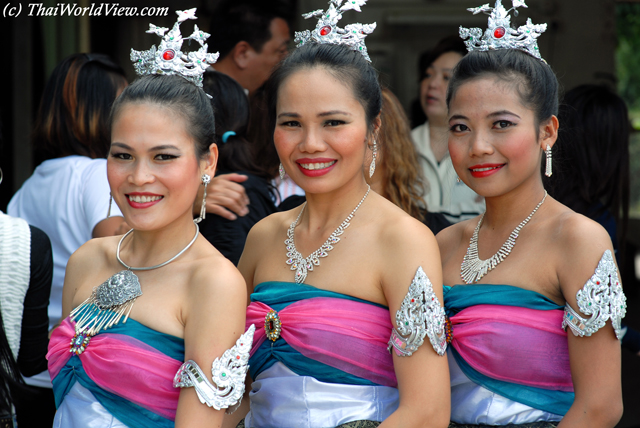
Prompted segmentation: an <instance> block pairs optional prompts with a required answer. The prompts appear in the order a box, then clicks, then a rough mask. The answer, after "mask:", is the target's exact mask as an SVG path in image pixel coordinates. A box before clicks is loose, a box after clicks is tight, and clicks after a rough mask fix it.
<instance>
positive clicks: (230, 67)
mask: <svg viewBox="0 0 640 428" xmlns="http://www.w3.org/2000/svg"><path fill="white" fill-rule="evenodd" d="M213 68H214V69H215V70H216V71H218V72H220V73H222V74H226V75H227V76H229V77H231V78H232V79H233V80H235V81H236V82H238V83H239V84H240V86H242V87H243V88H247V83H248V82H246V81H245V80H246V79H245V78H244V74H243V72H242V69H240V68H239V67H238V66H237V65H236V63H235V61H233V58H231V55H227V56H226V57H224V59H221V60H220V61H218V62H216V63H215V64H214V65H213Z"/></svg>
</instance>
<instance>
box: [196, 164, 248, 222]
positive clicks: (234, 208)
mask: <svg viewBox="0 0 640 428" xmlns="http://www.w3.org/2000/svg"><path fill="white" fill-rule="evenodd" d="M248 178H249V177H247V176H246V175H241V174H222V175H218V176H216V177H213V179H212V180H211V183H209V186H207V201H206V204H207V212H208V213H211V214H216V215H219V216H220V217H224V218H226V219H227V220H235V219H236V218H237V216H236V215H238V216H240V217H242V216H245V215H247V214H248V213H249V208H247V206H248V205H249V197H248V196H247V193H246V192H245V190H244V187H243V186H242V185H240V184H238V183H242V182H244V181H247V179H248ZM203 191H204V189H203V188H202V187H201V188H200V190H199V192H198V198H197V199H196V204H195V205H194V209H193V212H194V215H200V206H201V203H202V202H201V201H202V195H203V193H202V192H203Z"/></svg>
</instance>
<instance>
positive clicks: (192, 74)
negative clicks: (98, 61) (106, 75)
mask: <svg viewBox="0 0 640 428" xmlns="http://www.w3.org/2000/svg"><path fill="white" fill-rule="evenodd" d="M195 12H196V9H195V8H193V9H189V10H178V11H176V14H177V15H178V20H177V22H176V23H175V24H174V25H173V28H172V29H171V30H170V31H169V32H167V30H168V29H167V28H164V27H156V26H155V25H153V24H149V30H147V33H150V34H155V35H157V36H159V37H162V41H161V42H160V45H159V46H158V49H156V47H155V45H153V46H151V49H149V50H146V51H137V50H135V49H131V61H133V67H134V68H135V70H136V73H137V74H138V76H145V75H147V74H176V75H178V76H182V77H184V78H185V79H187V80H189V81H190V82H193V83H194V84H195V85H196V86H198V87H200V88H202V75H203V73H204V72H205V70H206V69H207V68H208V67H209V65H211V64H213V63H215V62H216V61H217V60H218V57H219V56H220V54H219V53H215V54H212V53H207V48H208V47H207V44H206V43H205V41H206V40H207V39H208V38H209V34H208V33H205V32H204V31H201V30H200V29H199V28H198V26H197V25H194V29H193V34H191V35H190V36H189V37H185V38H183V37H182V34H181V33H180V24H181V23H182V22H184V21H186V20H187V19H196V16H195ZM165 33H166V34H165ZM185 40H194V41H196V42H197V43H199V44H200V49H198V50H197V51H195V52H189V53H188V54H184V53H183V52H182V51H181V50H180V49H181V48H182V43H183V42H184V41H185Z"/></svg>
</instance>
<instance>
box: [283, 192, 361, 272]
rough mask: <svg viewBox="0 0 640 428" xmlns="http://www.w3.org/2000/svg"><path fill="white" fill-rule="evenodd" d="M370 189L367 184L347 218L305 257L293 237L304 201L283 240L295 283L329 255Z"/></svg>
mask: <svg viewBox="0 0 640 428" xmlns="http://www.w3.org/2000/svg"><path fill="white" fill-rule="evenodd" d="M370 190H371V186H369V185H367V191H366V192H365V194H364V196H363V197H362V199H361V200H360V202H358V205H356V207H355V208H354V209H353V211H351V214H349V215H348V216H347V218H346V219H345V220H344V221H343V222H342V223H341V224H340V226H338V228H337V229H336V230H334V231H333V233H332V234H331V235H329V238H328V239H327V240H326V241H325V243H324V244H322V246H321V247H320V248H318V249H317V250H315V251H314V252H313V253H311V254H309V257H307V258H306V259H305V258H304V257H302V254H300V252H299V251H298V250H297V249H296V244H295V243H294V239H295V229H296V226H297V225H298V222H299V221H300V217H302V213H303V212H304V209H305V207H306V206H307V203H306V202H305V203H304V205H303V206H302V209H301V210H300V214H298V217H297V218H296V219H295V221H294V222H293V223H291V226H289V230H287V239H286V240H285V241H284V245H286V247H287V257H288V259H287V262H286V263H287V264H288V265H291V270H295V271H296V275H295V280H296V284H302V283H303V282H304V280H305V279H307V274H308V273H309V272H310V271H313V267H314V266H318V265H319V264H320V257H327V256H328V255H329V251H331V250H333V246H334V245H335V244H337V243H338V242H340V238H338V237H339V236H340V235H342V234H343V233H344V230H345V229H346V228H347V227H349V225H350V224H351V223H349V222H350V221H351V219H352V218H353V216H354V215H355V214H356V211H358V208H360V205H362V203H363V202H364V200H365V199H367V195H369V191H370Z"/></svg>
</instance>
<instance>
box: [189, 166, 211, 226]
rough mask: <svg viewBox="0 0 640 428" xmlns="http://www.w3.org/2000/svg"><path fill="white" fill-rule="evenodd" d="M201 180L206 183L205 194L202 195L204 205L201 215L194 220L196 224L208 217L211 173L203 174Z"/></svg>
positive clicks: (201, 208)
mask: <svg viewBox="0 0 640 428" xmlns="http://www.w3.org/2000/svg"><path fill="white" fill-rule="evenodd" d="M201 180H202V184H203V185H204V196H203V197H202V206H201V207H200V217H197V218H195V219H194V220H193V222H194V223H195V224H198V223H200V222H201V221H202V220H204V219H205V218H206V217H207V186H208V185H209V183H211V176H210V175H209V174H202V178H201Z"/></svg>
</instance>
